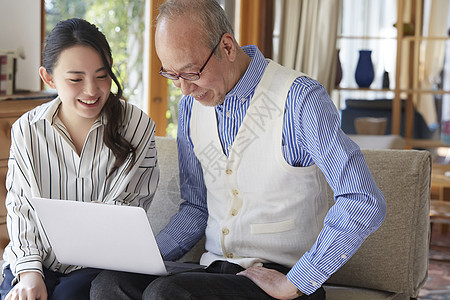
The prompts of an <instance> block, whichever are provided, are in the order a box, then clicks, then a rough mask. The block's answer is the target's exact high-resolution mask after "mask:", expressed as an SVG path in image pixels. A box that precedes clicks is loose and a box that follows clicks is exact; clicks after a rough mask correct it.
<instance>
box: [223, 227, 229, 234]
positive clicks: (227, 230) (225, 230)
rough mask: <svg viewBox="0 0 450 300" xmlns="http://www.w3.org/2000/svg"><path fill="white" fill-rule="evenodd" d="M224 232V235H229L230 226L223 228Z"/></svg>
mask: <svg viewBox="0 0 450 300" xmlns="http://www.w3.org/2000/svg"><path fill="white" fill-rule="evenodd" d="M222 233H223V235H227V234H229V233H230V230H229V229H228V228H224V229H222Z"/></svg>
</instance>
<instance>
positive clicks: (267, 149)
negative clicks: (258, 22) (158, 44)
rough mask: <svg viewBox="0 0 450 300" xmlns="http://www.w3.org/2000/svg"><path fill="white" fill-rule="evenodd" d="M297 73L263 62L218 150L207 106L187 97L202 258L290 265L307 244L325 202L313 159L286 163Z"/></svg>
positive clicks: (210, 109)
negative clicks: (201, 205) (199, 182)
mask: <svg viewBox="0 0 450 300" xmlns="http://www.w3.org/2000/svg"><path fill="white" fill-rule="evenodd" d="M299 76H304V74H301V73H299V72H296V71H292V70H289V69H287V68H284V67H282V66H280V65H279V64H277V63H275V62H269V64H268V66H267V68H266V71H265V72H264V75H263V77H262V79H261V82H260V83H259V85H258V87H257V89H256V91H255V94H254V96H253V98H252V99H251V103H250V106H249V108H248V110H247V113H246V116H245V117H244V120H243V122H242V124H241V127H240V128H239V131H238V133H237V136H236V138H235V140H234V142H233V145H232V147H231V151H230V153H229V157H228V158H227V157H226V155H225V154H224V153H223V151H222V146H221V143H220V140H219V136H218V133H217V121H216V115H215V110H214V108H213V107H206V106H203V105H201V104H199V103H198V102H196V101H195V102H194V105H193V107H192V115H191V139H192V142H193V144H194V152H195V154H196V156H197V158H198V159H199V160H200V162H201V165H202V169H203V176H204V180H205V184H206V188H207V203H208V212H209V219H208V225H207V228H206V250H207V252H206V253H205V254H203V256H202V258H201V263H202V264H204V265H209V264H210V263H211V262H213V261H215V260H228V261H230V262H234V263H237V264H240V265H241V266H243V267H244V268H247V267H249V266H252V265H259V264H260V263H264V262H276V263H279V264H282V265H285V266H289V267H292V266H293V265H294V264H295V263H296V262H297V261H298V260H299V259H300V257H301V256H302V255H303V254H304V253H305V252H306V251H308V250H309V249H310V248H311V246H312V245H313V244H314V242H315V240H316V238H317V236H318V234H319V231H320V230H321V229H322V226H323V219H324V217H325V214H326V213H327V210H328V205H327V197H326V188H325V187H326V184H325V179H324V176H323V174H322V173H321V171H320V170H319V169H318V168H317V166H316V165H312V166H310V167H293V166H290V165H289V164H288V163H287V162H286V160H285V159H284V157H283V153H282V129H283V118H284V110H285V103H286V97H287V94H288V91H289V89H290V87H291V85H292V83H293V81H294V80H295V79H296V78H297V77H299Z"/></svg>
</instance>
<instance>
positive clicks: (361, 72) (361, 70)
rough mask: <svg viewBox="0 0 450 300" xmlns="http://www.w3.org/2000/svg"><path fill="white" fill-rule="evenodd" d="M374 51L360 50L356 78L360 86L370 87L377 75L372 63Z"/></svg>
mask: <svg viewBox="0 0 450 300" xmlns="http://www.w3.org/2000/svg"><path fill="white" fill-rule="evenodd" d="M371 55H372V51H371V50H360V51H359V60H358V64H357V65H356V72H355V80H356V83H357V84H358V86H359V87H362V88H368V87H369V86H370V85H371V84H372V82H373V79H374V77H375V73H374V70H373V64H372V57H371Z"/></svg>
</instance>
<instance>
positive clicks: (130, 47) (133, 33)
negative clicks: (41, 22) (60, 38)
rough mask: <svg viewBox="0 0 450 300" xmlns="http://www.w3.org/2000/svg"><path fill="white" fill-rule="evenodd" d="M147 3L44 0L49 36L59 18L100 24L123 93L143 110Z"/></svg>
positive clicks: (139, 1) (120, 0)
mask: <svg viewBox="0 0 450 300" xmlns="http://www.w3.org/2000/svg"><path fill="white" fill-rule="evenodd" d="M144 4H145V0H106V1H96V0H75V1H74V0H45V17H46V20H45V27H46V28H45V29H46V35H47V34H48V32H49V31H50V30H51V29H52V28H53V27H54V26H55V25H56V23H57V22H58V21H60V20H65V19H69V18H73V17H78V18H83V19H86V20H87V21H89V22H91V23H93V24H95V25H97V26H98V27H99V29H100V30H101V31H102V32H103V33H104V34H105V36H106V38H107V39H108V41H109V44H110V46H111V50H112V54H113V60H114V69H115V70H116V75H117V76H118V78H119V80H120V82H121V84H122V87H123V96H124V97H125V98H126V99H127V100H128V101H129V102H131V103H133V104H135V105H136V106H138V107H140V108H141V109H143V110H145V109H144V108H145V107H146V105H145V101H146V100H145V99H144V96H143V95H144V93H143V92H144V91H143V84H144V82H143V54H144V51H143V49H144V42H143V40H144V29H145V23H144V12H145V9H144V7H145V5H144Z"/></svg>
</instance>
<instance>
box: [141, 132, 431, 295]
mask: <svg viewBox="0 0 450 300" xmlns="http://www.w3.org/2000/svg"><path fill="white" fill-rule="evenodd" d="M156 146H157V151H158V161H159V165H160V169H161V178H160V182H159V187H158V190H157V192H156V195H155V198H154V200H153V202H152V204H151V205H150V210H149V214H148V216H149V220H150V223H151V225H152V228H153V230H154V231H155V232H159V230H161V229H162V228H163V227H164V226H165V225H166V224H167V223H168V221H169V219H170V217H171V216H172V215H173V214H174V213H175V212H176V211H177V209H178V206H179V205H180V203H181V201H182V200H181V199H180V192H179V177H178V162H177V160H178V159H177V145H176V140H175V139H173V138H167V137H157V138H156ZM362 151H363V154H364V156H365V158H366V161H367V164H368V166H369V168H370V170H371V173H372V175H373V177H374V179H375V181H376V183H377V184H378V186H379V187H380V189H381V191H382V192H383V194H384V196H385V198H386V201H387V215H386V219H385V221H384V222H383V224H382V225H381V227H380V228H379V229H378V230H377V231H376V232H375V233H373V234H372V235H370V236H369V237H368V238H367V239H366V241H365V242H364V243H363V244H362V246H361V247H360V249H359V250H358V251H357V252H356V254H355V255H354V256H353V257H352V258H351V259H350V260H349V261H348V262H347V263H346V264H345V265H344V266H343V267H342V268H341V269H339V270H338V271H337V272H336V273H335V274H333V275H332V276H331V277H330V278H329V280H328V281H327V282H326V284H325V285H324V288H325V290H326V293H327V299H328V300H344V299H345V300H362V299H363V300H376V299H396V300H399V299H412V298H416V297H417V296H418V293H419V290H420V288H421V287H422V286H423V284H424V283H425V281H426V280H427V274H428V273H427V272H428V249H429V237H430V221H429V205H430V177H431V155H430V153H429V152H427V151H419V150H392V149H381V150H379V149H377V150H373V149H371V150H362ZM328 194H329V203H330V206H331V205H332V204H333V194H332V192H331V189H330V188H328ZM203 252H204V240H201V241H200V242H199V243H198V244H197V245H196V246H195V247H194V248H193V249H192V250H191V251H190V252H189V253H187V254H186V255H185V256H184V257H183V258H182V259H181V260H182V261H191V262H192V261H194V262H196V261H197V262H198V260H199V257H200V255H201V254H202V253H203Z"/></svg>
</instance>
